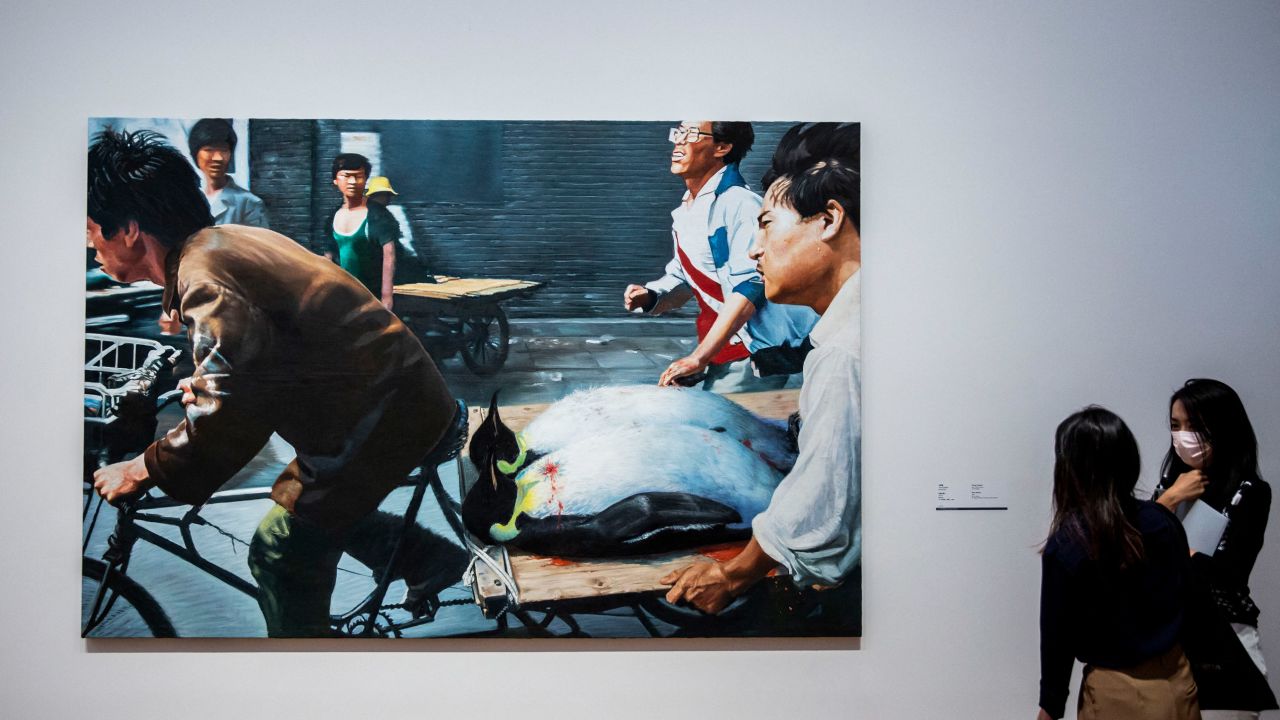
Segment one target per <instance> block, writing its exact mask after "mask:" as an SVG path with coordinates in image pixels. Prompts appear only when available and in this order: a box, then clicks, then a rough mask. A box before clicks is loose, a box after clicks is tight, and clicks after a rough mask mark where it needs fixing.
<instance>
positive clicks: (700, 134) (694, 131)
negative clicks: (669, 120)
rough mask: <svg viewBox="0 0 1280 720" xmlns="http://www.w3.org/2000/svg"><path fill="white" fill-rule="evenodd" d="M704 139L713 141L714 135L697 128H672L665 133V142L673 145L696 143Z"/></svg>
mask: <svg viewBox="0 0 1280 720" xmlns="http://www.w3.org/2000/svg"><path fill="white" fill-rule="evenodd" d="M704 137H709V138H712V139H713V140H714V139H715V134H714V133H709V132H707V131H705V130H699V129H698V128H688V127H674V128H671V129H670V130H668V131H667V140H668V141H669V142H673V143H690V144H692V143H696V142H698V141H699V140H701V139H702V138H704Z"/></svg>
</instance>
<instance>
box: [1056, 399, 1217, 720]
mask: <svg viewBox="0 0 1280 720" xmlns="http://www.w3.org/2000/svg"><path fill="white" fill-rule="evenodd" d="M1054 455H1055V461H1054V466H1053V525H1052V528H1051V530H1050V534H1049V539H1048V540H1047V541H1046V542H1045V545H1044V552H1043V557H1042V566H1043V569H1042V572H1043V574H1042V579H1041V588H1040V713H1039V715H1038V720H1048V719H1049V718H1060V717H1062V716H1063V714H1064V712H1065V708H1066V702H1067V696H1068V694H1069V688H1068V685H1069V683H1070V681H1071V667H1072V664H1073V663H1074V661H1075V660H1076V659H1077V658H1078V659H1079V660H1080V661H1081V662H1084V663H1086V665H1085V669H1084V676H1083V680H1082V681H1081V684H1080V696H1079V700H1078V703H1077V708H1078V713H1077V717H1079V718H1081V719H1082V720H1102V719H1105V718H1125V720H1148V719H1149V720H1196V719H1198V718H1199V717H1200V711H1199V707H1198V706H1197V704H1196V684H1195V681H1194V680H1193V679H1192V676H1191V668H1190V667H1189V665H1188V664H1187V658H1186V656H1185V655H1183V651H1182V647H1181V645H1180V639H1181V636H1182V630H1183V618H1184V617H1185V615H1186V612H1185V605H1184V598H1185V597H1186V594H1187V588H1188V584H1189V582H1190V572H1191V569H1190V564H1191V563H1190V559H1189V557H1188V556H1189V553H1188V550H1187V536H1186V534H1185V533H1184V532H1183V530H1182V526H1181V525H1180V524H1179V523H1178V519H1177V518H1176V517H1174V515H1173V513H1170V512H1169V511H1168V510H1166V509H1165V508H1162V507H1160V505H1158V504H1157V503H1154V502H1148V501H1143V500H1138V499H1137V498H1135V497H1134V496H1133V489H1134V486H1135V485H1137V483H1138V474H1139V470H1140V465H1141V459H1140V456H1139V454H1138V443H1137V442H1136V441H1135V440H1134V438H1133V433H1131V432H1130V431H1129V428H1128V426H1126V425H1125V424H1124V421H1123V420H1121V419H1120V418H1119V417H1116V415H1115V413H1112V412H1111V411H1109V410H1106V409H1104V408H1100V407H1089V408H1085V409H1084V410H1081V411H1080V412H1078V413H1075V414H1074V415H1072V416H1071V417H1069V418H1067V419H1066V420H1063V421H1062V424H1061V425H1059V426H1058V432H1057V436H1056V441H1055V447H1054Z"/></svg>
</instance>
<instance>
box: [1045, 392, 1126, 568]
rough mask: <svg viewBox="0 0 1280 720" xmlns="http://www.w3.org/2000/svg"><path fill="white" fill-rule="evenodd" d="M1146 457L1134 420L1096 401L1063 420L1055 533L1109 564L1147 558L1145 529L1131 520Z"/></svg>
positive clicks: (1057, 444) (1121, 564) (1057, 466)
mask: <svg viewBox="0 0 1280 720" xmlns="http://www.w3.org/2000/svg"><path fill="white" fill-rule="evenodd" d="M1141 468H1142V458H1141V456H1140V455H1139V453H1138V441H1137V440H1135V439H1134V437H1133V433H1132V432H1130V430H1129V426H1128V425H1125V424H1124V421H1123V420H1121V419H1120V417H1119V416H1118V415H1116V414H1115V413H1113V412H1111V411H1110V410H1107V409H1106V408H1102V407H1098V406H1096V405H1091V406H1089V407H1087V408H1085V409H1083V410H1081V411H1079V412H1077V413H1075V414H1073V415H1071V416H1070V417H1068V418H1067V419H1066V420H1063V421H1062V424H1060V425H1058V432H1057V436H1056V440H1055V445H1054V465H1053V526H1052V528H1051V529H1050V532H1049V535H1050V537H1054V536H1055V535H1059V534H1061V536H1062V539H1063V540H1066V541H1068V542H1075V543H1078V544H1080V545H1081V546H1082V547H1084V548H1085V550H1086V552H1087V553H1088V555H1089V557H1090V558H1091V559H1093V560H1097V561H1099V562H1101V563H1103V564H1104V565H1108V566H1112V567H1119V568H1126V567H1130V566H1132V565H1133V564H1134V563H1136V562H1138V561H1139V560H1141V559H1142V555H1143V550H1142V534H1141V533H1140V532H1138V529H1137V528H1136V527H1134V526H1133V523H1132V522H1130V519H1129V517H1130V514H1131V513H1132V512H1133V510H1134V509H1135V508H1136V504H1135V502H1134V498H1133V488H1134V487H1135V486H1136V485H1137V484H1138V474H1139V472H1140V471H1141Z"/></svg>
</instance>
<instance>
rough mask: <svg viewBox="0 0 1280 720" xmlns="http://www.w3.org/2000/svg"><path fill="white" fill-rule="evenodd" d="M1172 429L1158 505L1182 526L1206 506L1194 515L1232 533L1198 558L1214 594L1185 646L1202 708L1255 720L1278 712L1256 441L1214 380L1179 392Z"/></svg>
mask: <svg viewBox="0 0 1280 720" xmlns="http://www.w3.org/2000/svg"><path fill="white" fill-rule="evenodd" d="M1169 428H1170V430H1171V432H1172V437H1171V441H1170V447H1169V452H1168V454H1167V455H1166V456H1165V459H1164V465H1163V467H1162V468H1161V473H1160V484H1159V485H1158V486H1157V487H1156V493H1155V498H1154V499H1155V500H1156V501H1157V502H1159V503H1160V504H1161V505H1164V506H1165V507H1167V508H1169V509H1170V510H1173V511H1175V512H1177V513H1178V514H1179V515H1180V516H1183V517H1184V518H1185V517H1186V516H1187V515H1188V513H1189V512H1191V511H1192V508H1193V505H1194V504H1195V503H1200V504H1202V505H1203V506H1205V507H1201V508H1198V509H1197V512H1204V511H1206V510H1212V511H1214V512H1216V513H1219V514H1220V515H1222V516H1224V517H1225V525H1226V529H1225V530H1223V532H1222V535H1221V539H1220V540H1218V542H1217V546H1216V548H1212V551H1206V552H1193V553H1192V557H1191V559H1192V567H1193V576H1194V578H1195V579H1196V581H1197V582H1199V583H1200V585H1201V586H1203V587H1204V588H1205V589H1207V591H1208V592H1207V595H1206V596H1205V597H1204V602H1201V603H1199V604H1197V605H1195V606H1193V607H1192V608H1191V613H1192V617H1190V618H1189V620H1190V635H1189V636H1188V639H1187V644H1188V655H1189V656H1190V658H1191V664H1192V669H1193V670H1194V672H1195V676H1196V682H1197V683H1198V684H1199V687H1200V707H1201V708H1202V709H1203V710H1204V711H1205V712H1204V717H1205V718H1206V720H1210V719H1216V720H1225V719H1228V718H1230V719H1233V720H1234V719H1236V718H1240V719H1245V718H1250V719H1256V718H1257V717H1258V716H1259V712H1260V711H1262V710H1269V709H1274V708H1275V707H1276V699H1275V696H1274V695H1273V694H1272V693H1271V689H1270V687H1269V686H1268V684H1267V680H1266V665H1265V663H1264V661H1263V657H1262V651H1261V649H1260V648H1259V644H1258V606H1257V605H1255V604H1254V602H1253V599H1252V598H1251V597H1250V596H1249V574H1250V572H1251V571H1252V570H1253V565H1254V562H1255V561H1256V560H1257V559H1258V553H1259V551H1261V550H1262V538H1263V534H1264V532H1265V531H1266V528H1267V516H1268V514H1269V512H1270V509H1271V486H1269V485H1268V484H1267V483H1266V482H1265V481H1264V480H1263V479H1262V478H1261V477H1260V476H1259V474H1258V441H1257V438H1256V437H1255V436H1254V433H1253V426H1252V425H1251V424H1250V423H1249V416H1248V415H1246V414H1245V410H1244V404H1243V403H1241V402H1240V396H1238V395H1237V394H1236V392H1235V391H1234V390H1232V389H1231V387H1230V386H1228V385H1226V384H1225V383H1222V382H1219V381H1217V380H1199V379H1197V380H1188V381H1187V382H1186V384H1185V385H1183V386H1182V387H1181V388H1179V389H1178V391H1177V392H1175V393H1174V394H1173V397H1172V398H1171V399H1170V401H1169ZM1214 519H1215V525H1216V526H1221V523H1222V520H1220V519H1218V518H1214ZM1187 522H1188V527H1191V524H1190V521H1187Z"/></svg>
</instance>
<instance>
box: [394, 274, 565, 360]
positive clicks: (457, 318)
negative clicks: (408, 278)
mask: <svg viewBox="0 0 1280 720" xmlns="http://www.w3.org/2000/svg"><path fill="white" fill-rule="evenodd" d="M435 278H436V281H435V282H434V283H413V284H410V285H397V286H396V288H395V304H394V308H395V312H396V314H397V315H399V316H400V319H401V320H403V321H404V323H405V325H408V326H409V328H410V329H412V330H413V331H414V332H415V333H416V334H417V335H418V337H419V338H421V340H422V345H423V347H425V348H426V349H427V351H428V352H430V353H431V354H432V355H434V356H435V357H436V358H437V359H444V358H448V357H452V356H453V354H454V353H461V354H462V361H463V362H464V363H466V365H467V367H468V368H469V369H470V370H471V372H473V373H475V374H477V375H492V374H494V373H496V372H498V371H499V370H501V369H502V366H503V365H504V364H505V363H506V362H507V353H508V351H509V347H508V343H509V341H510V339H511V328H510V327H509V324H508V322H507V314H506V313H505V312H504V311H503V309H502V306H501V303H503V302H506V301H508V300H513V299H516V298H521V297H524V296H526V295H529V294H530V293H533V292H535V291H537V290H538V289H539V288H542V287H544V283H540V282H535V281H533V280H504V279H493V278H459V277H452V276H449V275H436V276H435Z"/></svg>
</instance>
